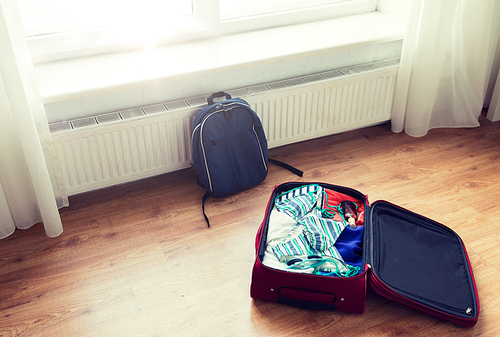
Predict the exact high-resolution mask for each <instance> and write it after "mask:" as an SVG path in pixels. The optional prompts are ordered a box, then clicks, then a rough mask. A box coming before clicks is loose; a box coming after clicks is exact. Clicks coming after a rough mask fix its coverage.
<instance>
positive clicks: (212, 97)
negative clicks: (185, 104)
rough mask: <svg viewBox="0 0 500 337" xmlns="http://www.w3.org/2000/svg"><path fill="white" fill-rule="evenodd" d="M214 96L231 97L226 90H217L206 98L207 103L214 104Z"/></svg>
mask: <svg viewBox="0 0 500 337" xmlns="http://www.w3.org/2000/svg"><path fill="white" fill-rule="evenodd" d="M216 97H226V99H231V95H229V94H228V93H227V92H224V91H219V92H216V93H213V94H212V95H210V96H209V97H208V98H207V102H208V105H212V104H214V98H216Z"/></svg>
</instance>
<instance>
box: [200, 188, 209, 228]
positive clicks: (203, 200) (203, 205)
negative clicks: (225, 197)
mask: <svg viewBox="0 0 500 337" xmlns="http://www.w3.org/2000/svg"><path fill="white" fill-rule="evenodd" d="M209 197H210V193H208V192H206V193H205V194H204V195H203V197H202V198H201V210H202V211H203V216H204V217H205V221H206V222H207V226H208V228H210V221H208V217H207V215H206V214H205V201H206V200H207V199H208V198H209Z"/></svg>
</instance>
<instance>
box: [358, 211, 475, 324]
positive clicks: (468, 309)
mask: <svg viewBox="0 0 500 337" xmlns="http://www.w3.org/2000/svg"><path fill="white" fill-rule="evenodd" d="M365 219H366V220H365V239H364V240H365V242H364V245H365V252H366V257H365V261H366V265H367V266H368V267H369V268H371V273H370V275H369V284H370V287H371V288H372V289H373V290H374V291H375V292H377V293H379V294H380V295H382V296H384V297H387V298H389V299H392V300H395V301H398V302H401V303H403V304H405V305H408V306H410V307H414V308H416V309H419V310H422V311H424V312H427V313H429V314H431V315H434V316H437V317H441V318H443V319H447V320H450V321H452V322H454V323H456V324H460V325H464V326H473V325H475V323H476V322H477V319H478V315H479V302H478V298H477V290H476V286H475V282H474V277H473V273H472V268H471V266H470V262H469V259H468V256H467V252H466V249H465V245H464V244H463V242H462V240H461V239H460V237H459V236H458V235H457V234H456V233H455V232H454V231H453V230H451V229H450V228H448V227H446V226H444V225H442V224H440V223H438V222H436V221H434V220H431V219H429V218H426V217H424V216H422V215H419V214H416V213H414V212H411V211H409V210H407V209H404V208H402V207H400V206H397V205H394V204H392V203H389V202H387V201H376V202H374V203H373V204H372V205H371V207H370V210H369V212H366V213H365Z"/></svg>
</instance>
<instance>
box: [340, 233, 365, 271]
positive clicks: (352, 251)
mask: <svg viewBox="0 0 500 337" xmlns="http://www.w3.org/2000/svg"><path fill="white" fill-rule="evenodd" d="M363 228H364V226H357V227H356V229H351V228H350V227H349V226H347V227H346V228H345V229H344V230H343V231H342V234H340V236H339V237H338V239H337V242H336V243H335V247H336V248H337V250H338V252H339V253H340V255H342V257H343V258H344V261H345V262H346V263H348V264H350V265H353V266H359V267H360V268H361V267H362V265H363V261H362V258H363Z"/></svg>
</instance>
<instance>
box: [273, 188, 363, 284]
mask: <svg viewBox="0 0 500 337" xmlns="http://www.w3.org/2000/svg"><path fill="white" fill-rule="evenodd" d="M329 205H331V203H330V202H329V200H328V195H327V193H326V192H325V189H324V188H323V187H321V186H319V185H316V184H313V185H305V186H302V187H300V188H296V189H293V190H291V191H288V192H286V193H283V194H281V195H279V196H278V197H277V198H276V199H275V209H276V210H277V211H278V212H281V213H283V214H286V215H287V216H289V217H290V218H291V219H293V220H294V222H292V223H295V225H294V226H293V228H292V229H291V230H289V232H288V234H287V236H286V237H285V238H284V239H282V240H281V241H279V242H277V243H276V242H272V252H273V253H274V254H275V256H276V257H277V258H278V260H279V261H280V262H282V263H284V264H286V266H287V269H302V270H303V271H304V272H311V273H315V274H320V275H336V276H352V275H353V274H356V273H357V272H358V271H359V270H361V262H362V261H361V252H362V250H361V239H362V226H360V227H356V228H355V229H350V228H348V229H346V225H347V223H346V222H345V221H343V219H340V220H338V219H334V215H335V210H334V208H332V207H328V206H329ZM273 211H274V210H273ZM358 228H359V229H358ZM344 233H346V234H344ZM343 234H344V235H343ZM268 235H269V233H268ZM271 240H274V239H271ZM268 243H269V244H271V242H270V241H269V240H268ZM339 249H340V250H339Z"/></svg>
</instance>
